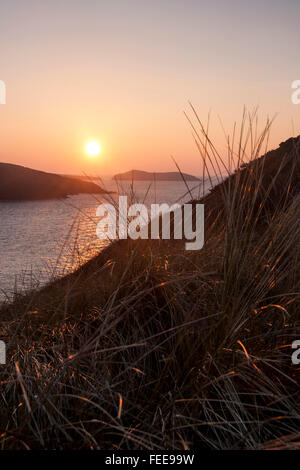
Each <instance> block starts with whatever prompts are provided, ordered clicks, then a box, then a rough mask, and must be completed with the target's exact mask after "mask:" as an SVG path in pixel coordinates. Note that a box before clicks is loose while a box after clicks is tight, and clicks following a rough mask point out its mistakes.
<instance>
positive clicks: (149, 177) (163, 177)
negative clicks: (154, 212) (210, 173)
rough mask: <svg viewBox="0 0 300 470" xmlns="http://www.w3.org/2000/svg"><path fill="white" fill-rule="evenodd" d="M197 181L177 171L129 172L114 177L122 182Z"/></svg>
mask: <svg viewBox="0 0 300 470" xmlns="http://www.w3.org/2000/svg"><path fill="white" fill-rule="evenodd" d="M183 178H184V179H185V180H186V181H199V178H197V177H196V176H193V175H188V174H187V173H180V172H179V171H170V172H148V171H140V170H130V171H127V172H126V173H119V174H117V175H115V176H114V179H115V180H122V181H132V180H134V181H154V180H156V181H182V179H183Z"/></svg>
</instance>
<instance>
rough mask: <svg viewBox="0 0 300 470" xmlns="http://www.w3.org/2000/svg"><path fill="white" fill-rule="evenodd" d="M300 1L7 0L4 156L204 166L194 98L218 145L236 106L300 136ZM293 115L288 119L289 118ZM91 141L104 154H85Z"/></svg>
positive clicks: (122, 167)
mask: <svg viewBox="0 0 300 470" xmlns="http://www.w3.org/2000/svg"><path fill="white" fill-rule="evenodd" d="M299 18H300V2H299V0H286V1H278V0H252V1H251V2H250V1H246V0H209V1H204V0H198V1H197V0H180V1H179V0H151V1H144V0H109V1H108V0H105V1H102V0H44V1H42V0H40V1H38V0H35V1H34V0H22V1H20V0H9V1H2V2H1V3H0V80H3V81H4V82H5V83H6V87H7V98H6V100H7V104H6V105H1V106H0V142H1V145H0V161H3V162H11V163H17V164H21V165H25V166H29V167H31V168H36V169H42V170H46V171H53V172H59V173H71V174H81V173H82V172H87V173H95V172H96V173H98V174H102V175H107V174H113V173H115V172H120V171H127V170H129V169H132V168H136V169H141V170H149V171H152V170H156V171H173V170H174V169H175V168H174V164H173V162H172V160H171V157H170V156H171V155H173V156H174V157H175V158H176V160H177V161H178V163H179V165H180V166H181V168H182V170H183V171H186V172H190V173H193V174H200V173H201V165H200V160H199V157H198V154H197V150H196V148H195V145H194V142H193V139H192V137H191V132H190V128H189V126H188V124H187V121H186V119H185V117H184V115H183V110H185V109H187V108H188V104H187V103H188V100H191V101H192V103H193V104H194V106H195V107H196V108H197V110H198V111H199V115H200V117H201V118H203V119H206V116H207V114H208V112H209V110H211V111H212V122H213V125H212V136H213V137H214V138H215V139H216V142H217V144H218V146H219V148H220V149H222V147H224V137H223V132H222V130H221V129H220V127H219V122H218V115H220V116H221V118H222V120H223V123H224V126H225V128H226V130H228V131H230V129H231V128H232V125H233V123H234V121H239V120H240V118H241V114H242V109H243V105H246V106H247V107H249V108H250V109H252V108H254V107H255V106H257V105H258V106H259V108H260V115H261V117H262V119H265V117H266V116H267V115H270V116H273V115H274V114H275V113H278V117H277V119H276V121H275V124H274V126H273V130H272V135H271V141H270V145H271V147H275V146H277V144H278V143H279V142H281V141H282V140H285V139H287V138H288V137H290V136H291V135H292V134H293V125H294V133H295V134H297V135H298V134H300V105H298V106H297V105H293V104H292V102H291V83H292V81H293V80H296V79H300V63H299V55H300V29H299ZM292 123H293V124H292ZM89 140H95V141H98V142H99V143H100V145H101V149H102V152H101V154H100V155H99V156H98V157H95V158H91V157H89V156H87V154H86V152H85V145H86V143H87V142H88V141H89Z"/></svg>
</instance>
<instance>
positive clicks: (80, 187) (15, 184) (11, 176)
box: [0, 163, 107, 201]
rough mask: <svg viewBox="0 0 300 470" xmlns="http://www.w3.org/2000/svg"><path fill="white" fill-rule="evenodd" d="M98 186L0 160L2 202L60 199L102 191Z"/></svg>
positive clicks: (0, 195) (0, 197) (0, 194)
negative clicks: (0, 161)
mask: <svg viewBox="0 0 300 470" xmlns="http://www.w3.org/2000/svg"><path fill="white" fill-rule="evenodd" d="M106 192H107V191H105V190H103V189H102V188H101V187H100V186H99V185H97V184H95V183H90V182H87V181H82V180H79V179H77V178H72V177H66V176H60V175H56V174H54V173H46V172H44V171H38V170H32V169H31V168H26V167H24V166H20V165H13V164H11V163H0V201H25V200H29V201H30V200H39V199H61V198H65V197H67V196H69V195H72V194H80V193H90V194H93V193H94V194H96V193H97V194H99V193H100V194H102V193H106Z"/></svg>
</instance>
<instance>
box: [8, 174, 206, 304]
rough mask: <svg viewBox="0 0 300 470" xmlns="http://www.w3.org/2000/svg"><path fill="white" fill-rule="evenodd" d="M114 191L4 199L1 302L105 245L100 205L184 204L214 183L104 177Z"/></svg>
mask: <svg viewBox="0 0 300 470" xmlns="http://www.w3.org/2000/svg"><path fill="white" fill-rule="evenodd" d="M99 184H101V186H102V187H104V188H105V190H107V191H112V192H113V194H111V195H99V194H78V195H74V196H69V197H67V198H65V199H59V200H58V199H53V200H42V201H22V202H17V201H12V202H0V302H4V301H10V300H11V299H12V298H13V296H14V294H20V293H23V292H25V291H27V290H30V289H33V288H38V287H41V286H42V285H44V284H45V283H47V282H49V281H51V280H54V279H56V278H58V277H60V276H63V275H65V274H67V273H70V272H72V271H74V270H75V269H76V268H78V267H79V266H80V265H81V264H82V263H85V262H86V261H88V260H89V259H90V258H92V257H93V256H95V255H96V254H97V253H99V252H100V251H101V250H103V249H104V248H105V246H107V244H108V243H109V241H108V240H100V239H99V238H98V237H97V234H96V227H97V224H98V222H99V217H97V216H96V210H97V207H98V206H99V204H101V203H103V202H111V198H113V199H114V200H115V201H118V197H119V196H120V195H127V196H128V200H129V201H131V202H130V203H136V202H142V203H144V204H145V205H146V206H148V207H149V206H150V205H151V204H153V203H157V204H158V203H167V204H174V203H176V202H178V203H184V202H188V201H189V200H191V197H193V198H199V196H201V195H202V194H203V192H207V190H208V189H209V187H210V186H211V185H210V183H209V182H205V184H204V188H203V187H202V183H200V182H197V181H189V182H187V185H188V187H187V185H186V183H185V182H183V181H155V182H154V181H135V182H133V183H132V182H129V181H128V182H127V181H126V182H122V183H121V184H120V183H119V184H116V182H115V180H113V179H112V178H104V179H102V180H101V183H99Z"/></svg>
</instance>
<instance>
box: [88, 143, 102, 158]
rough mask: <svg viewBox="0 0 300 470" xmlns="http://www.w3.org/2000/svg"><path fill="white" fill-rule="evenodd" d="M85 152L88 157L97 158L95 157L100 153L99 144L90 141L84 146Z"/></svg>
mask: <svg viewBox="0 0 300 470" xmlns="http://www.w3.org/2000/svg"><path fill="white" fill-rule="evenodd" d="M85 151H86V153H87V154H88V155H89V156H90V157H97V155H99V153H100V152H101V147H100V144H99V142H97V141H95V140H90V141H89V142H88V143H87V144H86V146H85Z"/></svg>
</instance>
